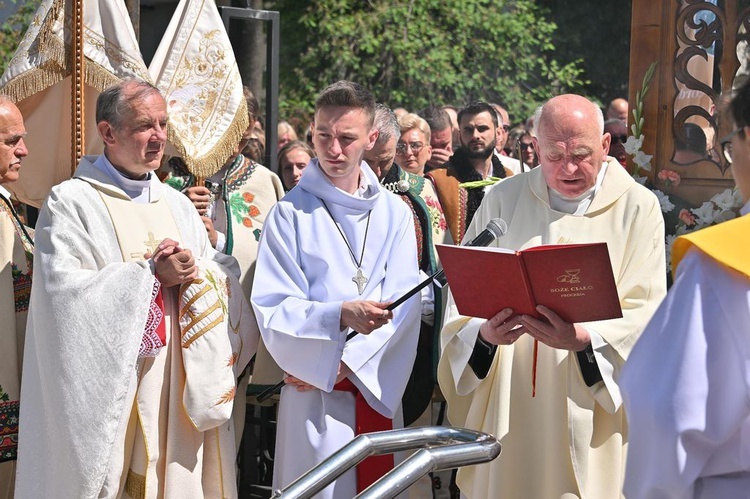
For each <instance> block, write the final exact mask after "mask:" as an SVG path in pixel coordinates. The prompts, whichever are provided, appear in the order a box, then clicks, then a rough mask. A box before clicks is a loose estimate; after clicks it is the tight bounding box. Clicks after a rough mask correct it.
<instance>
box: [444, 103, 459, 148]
mask: <svg viewBox="0 0 750 499" xmlns="http://www.w3.org/2000/svg"><path fill="white" fill-rule="evenodd" d="M443 111H445V112H446V113H448V117H449V118H450V119H451V140H452V143H453V149H458V146H459V144H460V141H461V137H460V133H459V130H458V109H457V108H456V106H453V105H450V104H446V105H444V106H443Z"/></svg>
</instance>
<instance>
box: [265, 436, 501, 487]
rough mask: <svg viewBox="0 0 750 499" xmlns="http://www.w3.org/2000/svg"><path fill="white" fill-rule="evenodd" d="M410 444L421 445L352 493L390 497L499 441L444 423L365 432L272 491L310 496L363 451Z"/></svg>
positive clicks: (491, 453)
mask: <svg viewBox="0 0 750 499" xmlns="http://www.w3.org/2000/svg"><path fill="white" fill-rule="evenodd" d="M412 449H420V450H418V451H417V452H415V453H414V454H412V455H411V456H409V457H408V458H407V459H405V460H404V461H402V462H401V463H400V464H398V465H397V466H396V467H395V468H394V469H393V470H391V471H390V472H388V473H386V474H385V475H384V476H383V477H382V478H380V479H379V480H378V481H377V482H375V483H373V484H372V485H371V486H370V487H368V488H367V489H366V490H364V491H363V492H362V493H360V494H359V495H358V496H357V498H358V499H365V498H366V499H376V498H377V499H381V498H391V497H395V496H397V495H398V494H399V493H401V492H403V491H404V490H406V489H407V488H409V486H411V485H412V484H413V483H414V482H416V481H417V480H419V479H420V478H421V477H422V476H424V475H425V474H427V473H429V472H431V471H437V470H444V469H450V468H457V467H460V466H467V465H470V464H479V463H486V462H488V461H492V460H493V459H495V458H496V457H497V456H499V455H500V442H498V441H497V439H496V438H495V437H493V436H492V435H488V434H486V433H481V432H478V431H473V430H467V429H463V428H453V427H449V426H427V427H424V428H406V429H402V430H389V431H381V432H376V433H366V434H363V435H359V436H357V437H355V438H354V439H353V440H352V441H351V442H349V443H348V444H347V445H345V446H344V447H342V448H341V449H339V450H338V451H336V452H335V453H334V454H332V455H331V456H330V457H329V458H328V459H326V460H325V461H322V462H321V463H320V464H318V465H317V466H315V467H314V468H313V469H311V470H310V471H308V472H307V473H305V474H304V475H303V476H301V477H300V478H298V479H297V480H295V481H294V482H293V483H292V484H290V485H289V486H288V487H286V488H285V489H283V490H276V491H274V494H273V496H272V497H273V498H277V499H306V498H309V497H313V496H314V495H315V494H317V493H318V492H320V491H321V490H323V489H324V488H325V487H327V486H328V484H330V483H331V482H333V481H334V480H335V479H336V478H338V477H339V476H341V475H342V474H343V473H345V472H346V471H347V470H349V469H350V468H351V467H352V466H356V465H357V464H358V463H359V462H361V461H363V460H364V459H365V458H367V457H370V456H375V455H379V454H391V453H393V452H399V451H406V450H412Z"/></svg>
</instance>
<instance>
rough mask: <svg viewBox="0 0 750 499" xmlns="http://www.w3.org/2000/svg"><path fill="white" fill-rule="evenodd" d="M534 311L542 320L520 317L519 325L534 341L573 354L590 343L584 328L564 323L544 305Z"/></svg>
mask: <svg viewBox="0 0 750 499" xmlns="http://www.w3.org/2000/svg"><path fill="white" fill-rule="evenodd" d="M536 310H537V312H539V313H540V314H542V316H544V318H542V319H536V318H534V317H531V316H530V315H522V316H521V317H520V324H522V325H523V326H524V328H526V329H527V330H528V333H529V334H530V335H531V336H533V337H534V338H535V339H537V340H539V341H541V342H542V343H544V344H545V345H547V346H549V347H552V348H558V349H560V350H571V351H573V352H579V351H581V350H583V349H585V348H586V347H587V346H588V345H589V343H591V336H590V335H589V332H588V331H587V330H586V328H585V327H583V326H581V325H579V324H572V323H570V322H565V321H564V320H562V319H561V318H560V316H559V315H557V314H556V313H555V312H553V311H552V310H550V309H548V308H547V307H545V306H544V305H537V307H536Z"/></svg>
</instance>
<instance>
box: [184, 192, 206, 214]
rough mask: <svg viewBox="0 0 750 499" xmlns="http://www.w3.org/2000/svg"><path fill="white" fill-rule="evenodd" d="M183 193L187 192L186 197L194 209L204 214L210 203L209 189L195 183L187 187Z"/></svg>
mask: <svg viewBox="0 0 750 499" xmlns="http://www.w3.org/2000/svg"><path fill="white" fill-rule="evenodd" d="M185 194H187V197H188V199H190V201H191V202H192V203H193V206H195V209H196V210H198V214H199V215H201V216H203V215H205V214H206V210H207V209H208V205H209V204H210V203H211V191H209V190H208V188H207V187H204V186H202V185H197V186H195V187H190V188H188V190H187V191H185Z"/></svg>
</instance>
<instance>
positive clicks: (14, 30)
mask: <svg viewBox="0 0 750 499" xmlns="http://www.w3.org/2000/svg"><path fill="white" fill-rule="evenodd" d="M11 3H13V4H18V5H19V6H18V8H17V9H16V11H15V12H14V13H13V14H11V15H10V16H9V17H8V18H7V19H6V20H5V22H3V23H2V24H1V25H0V74H3V73H5V68H6V66H7V65H8V63H9V62H10V60H11V59H12V58H13V54H14V53H15V52H16V47H17V46H18V44H19V43H20V42H21V38H22V37H23V34H24V33H26V29H27V28H28V27H29V23H30V22H31V20H32V19H33V17H34V13H35V12H36V10H37V9H38V8H39V5H40V4H41V3H42V2H41V0H22V1H20V2H19V1H18V0H11ZM2 5H3V7H5V6H6V5H5V2H2Z"/></svg>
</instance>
